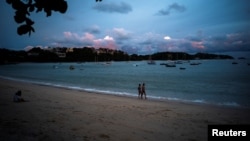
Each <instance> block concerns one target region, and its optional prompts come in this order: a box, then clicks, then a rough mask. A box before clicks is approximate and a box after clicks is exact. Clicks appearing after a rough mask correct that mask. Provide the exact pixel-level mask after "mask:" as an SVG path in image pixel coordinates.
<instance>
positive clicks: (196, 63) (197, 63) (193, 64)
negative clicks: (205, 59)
mask: <svg viewBox="0 0 250 141" xmlns="http://www.w3.org/2000/svg"><path fill="white" fill-rule="evenodd" d="M200 64H201V63H199V62H193V63H190V65H192V66H195V65H200Z"/></svg>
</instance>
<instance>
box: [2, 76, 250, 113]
mask: <svg viewBox="0 0 250 141" xmlns="http://www.w3.org/2000/svg"><path fill="white" fill-rule="evenodd" d="M1 79H3V80H9V81H16V82H21V83H27V84H33V85H40V86H46V87H52V88H53V87H54V88H59V89H66V90H74V91H79V92H83V93H84V92H86V93H95V94H100V95H111V96H118V97H128V98H137V95H133V94H130V93H122V92H112V91H101V90H96V91H95V90H87V89H84V88H81V87H73V86H67V85H57V84H52V83H46V82H36V81H31V80H23V79H18V78H12V77H4V76H0V80H1ZM118 93H119V94H118ZM147 97H148V99H147V100H148V101H156V102H157V101H158V102H170V101H172V102H177V103H186V104H194V105H204V106H206V105H207V106H215V107H225V108H242V109H250V107H245V106H242V105H238V104H237V103H225V104H223V103H222V104H221V103H209V102H203V100H185V99H178V98H167V97H155V96H149V95H148V96H147Z"/></svg>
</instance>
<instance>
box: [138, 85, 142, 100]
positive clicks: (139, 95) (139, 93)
mask: <svg viewBox="0 0 250 141" xmlns="http://www.w3.org/2000/svg"><path fill="white" fill-rule="evenodd" d="M137 89H138V98H140V97H142V96H141V94H142V87H141V84H139V85H138V88H137Z"/></svg>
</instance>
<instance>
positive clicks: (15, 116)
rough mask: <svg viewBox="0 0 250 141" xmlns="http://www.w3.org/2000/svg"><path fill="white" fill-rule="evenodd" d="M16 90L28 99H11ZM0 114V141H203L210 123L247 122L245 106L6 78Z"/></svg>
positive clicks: (2, 82) (0, 88)
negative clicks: (106, 92)
mask: <svg viewBox="0 0 250 141" xmlns="http://www.w3.org/2000/svg"><path fill="white" fill-rule="evenodd" d="M17 90H21V91H22V97H23V98H24V99H25V100H27V102H22V103H15V102H13V95H14V94H15V92H16V91H17ZM135 93H136V90H135ZM0 114H1V116H0V138H1V140H4V141H5V140H20V141H26V140H32V141H33V140H53V141H62V140H65V141H67V140H73V141H74V140H80V141H165V140H169V141H206V140H207V126H208V125H209V124H250V120H249V119H250V110H249V109H243V108H237V107H220V106H214V105H205V104H195V103H184V102H175V101H155V100H150V99H149V100H141V99H137V98H136V97H122V96H114V95H104V94H97V93H89V92H83V91H77V90H70V89H63V88H57V87H49V86H43V85H37V84H31V83H25V82H17V81H11V80H5V79H0Z"/></svg>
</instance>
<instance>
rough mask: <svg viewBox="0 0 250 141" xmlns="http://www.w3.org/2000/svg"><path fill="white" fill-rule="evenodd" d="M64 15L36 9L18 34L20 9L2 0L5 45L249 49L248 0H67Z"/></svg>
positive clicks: (0, 39)
mask: <svg viewBox="0 0 250 141" xmlns="http://www.w3.org/2000/svg"><path fill="white" fill-rule="evenodd" d="M66 1H67V3H68V9H67V11H66V13H65V14H61V13H58V12H52V15H51V16H50V17H46V13H44V12H40V13H35V12H34V13H32V14H31V16H30V18H31V19H32V20H33V21H34V22H35V24H34V26H33V27H34V28H35V33H32V34H31V36H29V35H28V34H25V35H22V36H19V35H18V34H17V32H16V31H17V27H18V26H19V25H18V24H17V23H15V21H14V17H13V16H14V15H15V11H14V10H13V9H12V8H11V5H8V4H7V3H6V2H5V0H1V1H0V12H1V15H0V16H1V17H0V18H1V22H0V33H1V34H0V48H8V49H13V50H24V49H29V48H31V47H33V46H39V47H42V48H47V47H85V46H87V47H90V46H91V47H95V48H100V47H103V48H110V49H117V50H122V51H125V52H127V53H129V54H134V53H135V54H153V53H157V52H163V51H171V52H187V53H195V52H204V53H224V52H236V53H237V52H243V53H244V52H248V53H249V52H250V6H249V1H248V0H147V1H145V0H102V2H96V1H95V0H66Z"/></svg>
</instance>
